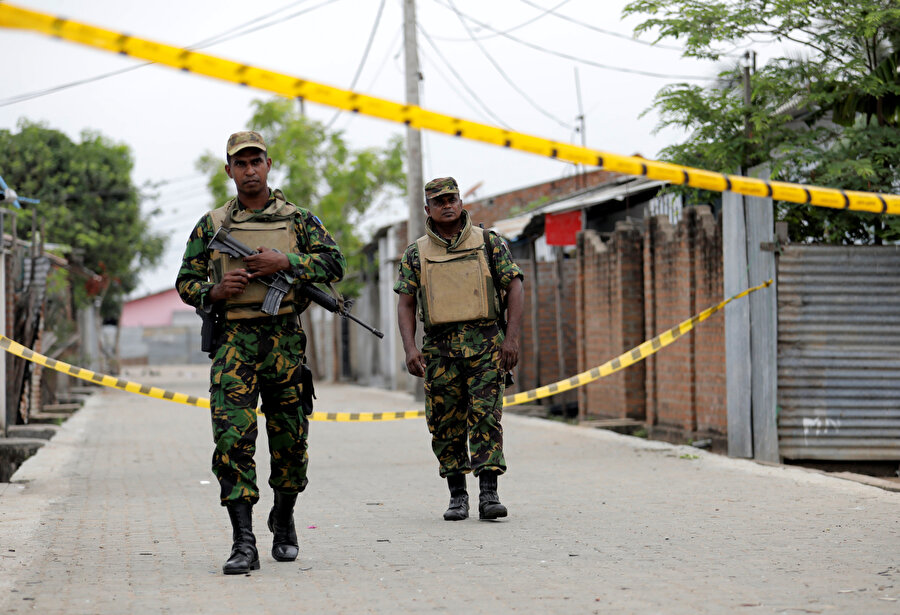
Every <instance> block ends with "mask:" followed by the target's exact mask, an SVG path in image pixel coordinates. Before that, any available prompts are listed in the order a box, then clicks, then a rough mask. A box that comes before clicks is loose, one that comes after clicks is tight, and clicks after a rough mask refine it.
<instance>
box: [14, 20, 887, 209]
mask: <svg viewBox="0 0 900 615" xmlns="http://www.w3.org/2000/svg"><path fill="white" fill-rule="evenodd" d="M0 27H6V28H19V29H23V30H32V31H36V32H40V33H42V34H47V35H49V36H54V37H58V38H61V39H64V40H67V41H71V42H75V43H81V44H82V45H87V46H89V47H94V48H97V49H103V50H105V51H111V52H113V53H119V54H122V55H128V56H132V57H135V58H140V59H143V60H149V61H151V62H156V63H157V64H162V65H165V66H169V67H172V68H177V69H179V70H183V71H187V72H191V73H196V74H198V75H205V76H207V77H212V78H214V79H221V80H223V81H230V82H232V83H238V84H240V85H245V86H250V87H254V88H258V89H260V90H265V91H267V92H273V93H275V94H279V95H281V96H286V97H288V98H302V99H304V100H308V101H310V102H314V103H318V104H321V105H327V106H329V107H335V108H337V109H343V110H345V111H353V112H354V113H361V114H363V115H369V116H372V117H377V118H381V119H383V120H388V121H391V122H399V123H402V124H406V125H408V126H412V127H413V128H417V129H421V130H431V131H434V132H440V133H444V134H448V135H455V136H457V137H462V138H464V139H471V140H474V141H480V142H482V143H489V144H491V145H497V146H500V147H507V148H510V149H515V150H519V151H523V152H529V153H532V154H537V155H539V156H549V157H550V158H555V159H558V160H564V161H566V162H573V163H577V164H584V165H589V166H598V167H601V168H603V169H606V170H607V171H613V172H615V173H624V174H626V175H638V176H645V177H648V178H650V179H656V180H661V181H666V182H670V183H672V184H684V185H687V186H691V187H693V188H700V189H702V190H711V191H715V192H726V191H731V192H736V193H738V194H745V195H748V196H757V197H772V198H773V199H775V200H777V201H788V202H790V203H808V204H811V205H816V206H818V207H829V208H832V209H852V210H854V211H867V212H871V213H878V214H885V213H887V214H900V195H891V194H877V193H873V192H856V191H849V190H838V189H834V188H821V187H817V186H804V185H801V184H791V183H787V182H772V181H765V180H762V179H756V178H752V177H742V176H740V175H727V174H724V173H718V172H714V171H706V170H703V169H695V168H692V167H684V166H680V165H676V164H669V163H665V162H659V161H654V160H646V159H644V158H639V157H636V156H620V155H617V154H611V153H609V152H604V151H600V150H594V149H590V148H587V147H581V146H578V145H573V144H569V143H560V142H556V141H551V140H549V139H543V138H541V137H534V136H530V135H527V134H523V133H519V132H513V131H510V130H504V129H502V128H497V127H494V126H490V125H487V124H479V123H477V122H470V121H468V120H463V119H460V118H456V117H453V116H449V115H444V114H441V113H435V112H433V111H427V110H425V109H422V108H421V107H418V106H413V105H404V104H401V103H396V102H392V101H389V100H384V99H381V98H375V97H373V96H366V95H364V94H358V93H356V92H352V91H350V90H342V89H338V88H334V87H331V86H328V85H324V84H321V83H316V82H313V81H307V80H305V79H300V78H297V77H292V76H290V75H285V74H281V73H276V72H273V71H269V70H265V69H261V68H256V67H253V66H247V65H245V64H240V63H238V62H233V61H231V60H225V59H222V58H218V57H216V56H211V55H207V54H205V53H198V52H196V51H190V50H187V49H181V48H178V47H172V46H170V45H164V44H162V43H157V42H153V41H148V40H145V39H140V38H136V37H134V36H130V35H128V34H122V33H119V32H113V31H110V30H105V29H102V28H97V27H95V26H90V25H87V24H83V23H78V22H75V21H71V20H69V19H65V18H63V17H57V16H54V15H48V14H45V13H38V12H36V11H30V10H28V9H23V8H19V7H16V6H13V5H10V4H8V3H6V2H3V3H0Z"/></svg>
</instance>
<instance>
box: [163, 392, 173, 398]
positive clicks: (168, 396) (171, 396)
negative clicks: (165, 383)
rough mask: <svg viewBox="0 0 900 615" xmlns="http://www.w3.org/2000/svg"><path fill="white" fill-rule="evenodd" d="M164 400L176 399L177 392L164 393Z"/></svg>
mask: <svg viewBox="0 0 900 615" xmlns="http://www.w3.org/2000/svg"><path fill="white" fill-rule="evenodd" d="M162 398H163V399H174V398H175V392H174V391H163V394H162Z"/></svg>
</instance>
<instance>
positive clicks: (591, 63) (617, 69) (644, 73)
mask: <svg viewBox="0 0 900 615" xmlns="http://www.w3.org/2000/svg"><path fill="white" fill-rule="evenodd" d="M434 1H435V2H437V3H438V4H441V5H443V6H444V7H446V8H449V9H450V10H453V11H454V12H456V13H458V14H459V15H461V16H463V17H465V18H466V19H468V20H469V21H471V22H472V23H474V24H475V25H477V26H480V27H482V28H486V29H488V30H491V31H492V32H498V33H499V34H500V36H503V37H504V38H508V39H509V40H511V41H514V42H516V43H519V44H520V45H524V46H526V47H530V48H531V49H535V50H537V51H540V52H542V53H547V54H550V55H555V56H559V57H561V58H565V59H567V60H572V61H573V62H580V63H581V64H587V65H588V66H595V67H597V68H602V69H604V70H611V71H615V72H619V73H628V74H631V75H641V76H644V77H655V78H657V79H669V80H672V79H684V80H687V81H715V80H716V78H715V77H702V76H700V75H673V74H664V73H654V72H651V71H645V70H640V69H635V68H625V67H622V66H613V65H611V64H602V63H600V62H594V61H593V60H588V59H586V58H580V57H578V56H573V55H570V54H567V53H563V52H561V51H555V50H553V49H547V48H546V47H541V46H540V45H536V44H534V43H529V42H528V41H525V40H522V39H521V38H518V37H515V36H513V35H511V34H504V33H502V32H500V31H499V30H497V29H496V28H493V27H491V26H489V25H487V24H485V23H483V22H480V21H478V20H477V19H475V18H473V17H471V16H469V15H466V14H465V13H462V12H460V11H458V10H456V9H455V8H454V7H451V6H448V5H447V3H446V2H443V1H442V0H434Z"/></svg>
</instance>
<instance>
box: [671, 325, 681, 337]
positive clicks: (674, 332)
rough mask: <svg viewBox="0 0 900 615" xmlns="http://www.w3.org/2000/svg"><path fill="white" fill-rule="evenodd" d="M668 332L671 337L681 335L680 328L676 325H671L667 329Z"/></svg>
mask: <svg viewBox="0 0 900 615" xmlns="http://www.w3.org/2000/svg"><path fill="white" fill-rule="evenodd" d="M679 326H680V325H679ZM669 334H670V335H671V336H672V337H681V329H679V328H678V327H672V328H671V329H669Z"/></svg>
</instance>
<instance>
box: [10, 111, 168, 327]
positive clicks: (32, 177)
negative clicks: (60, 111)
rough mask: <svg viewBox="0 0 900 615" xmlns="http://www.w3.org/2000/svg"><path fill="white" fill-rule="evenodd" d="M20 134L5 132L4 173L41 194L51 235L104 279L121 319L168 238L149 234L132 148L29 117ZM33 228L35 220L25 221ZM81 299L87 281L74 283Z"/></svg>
mask: <svg viewBox="0 0 900 615" xmlns="http://www.w3.org/2000/svg"><path fill="white" fill-rule="evenodd" d="M17 129H18V132H15V133H13V132H11V131H8V130H0V151H2V152H3V158H2V159H0V175H2V176H3V178H4V179H5V180H6V182H7V184H9V186H10V187H12V188H14V189H15V190H16V191H17V192H18V193H19V194H20V195H22V196H27V197H32V198H36V199H40V201H41V202H40V204H38V205H26V207H35V208H37V212H38V217H39V219H43V220H44V223H45V230H46V237H45V240H46V241H47V242H51V243H59V244H63V245H65V246H68V247H69V248H71V252H70V253H69V254H68V257H69V258H70V259H73V260H75V261H81V262H82V263H83V265H84V266H85V267H87V268H89V269H91V270H93V271H94V272H96V273H98V274H100V275H102V276H105V277H106V279H107V281H108V287H107V290H106V293H105V295H104V298H103V304H102V306H101V311H102V314H103V316H104V317H105V318H117V317H118V314H119V312H120V311H121V304H122V301H123V299H124V297H125V295H127V294H128V293H129V292H131V291H132V290H134V288H135V287H136V286H137V283H138V276H139V273H140V271H141V270H142V269H143V268H147V267H150V266H152V265H154V264H155V263H156V262H158V260H159V258H160V257H161V255H162V252H163V248H164V246H165V238H164V237H163V236H161V235H157V234H154V233H152V232H151V231H150V224H149V220H148V218H147V217H144V216H142V214H141V208H140V196H139V194H138V190H137V188H135V186H134V184H132V181H131V170H132V167H133V161H132V157H131V151H130V150H129V148H128V146H127V145H123V144H117V143H113V142H111V141H110V140H108V139H107V138H105V137H103V136H102V135H100V134H99V133H96V132H91V131H85V132H84V133H82V135H81V141H80V142H78V143H76V142H74V141H72V140H71V139H70V138H69V137H68V136H66V135H65V134H64V133H62V132H60V131H58V130H54V129H52V128H49V127H47V126H45V125H43V124H40V123H33V122H29V121H27V120H22V121H20V122H19V124H18V126H17ZM19 229H20V231H21V232H22V233H23V236H25V235H24V233H30V224H19ZM72 282H73V287H74V288H75V289H76V299H77V300H79V301H84V300H86V299H87V294H86V293H85V289H84V284H83V283H79V282H77V281H75V280H72Z"/></svg>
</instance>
